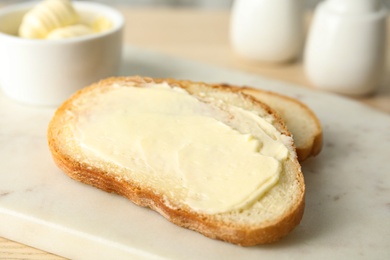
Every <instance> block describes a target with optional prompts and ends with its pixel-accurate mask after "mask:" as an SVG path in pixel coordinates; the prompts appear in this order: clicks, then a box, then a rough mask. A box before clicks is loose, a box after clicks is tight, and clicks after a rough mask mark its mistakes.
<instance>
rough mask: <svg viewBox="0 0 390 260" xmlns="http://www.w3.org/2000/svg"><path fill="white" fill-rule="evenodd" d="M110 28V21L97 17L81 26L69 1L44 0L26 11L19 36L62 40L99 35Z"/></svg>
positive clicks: (78, 17) (77, 15)
mask: <svg viewBox="0 0 390 260" xmlns="http://www.w3.org/2000/svg"><path fill="white" fill-rule="evenodd" d="M111 27H112V24H111V21H109V20H108V19H106V18H105V17H98V18H96V19H95V20H94V21H92V23H91V24H88V25H87V24H81V23H80V16H79V14H78V13H77V11H76V10H75V8H74V7H73V5H72V2H71V1H70V0H44V1H42V2H39V3H38V4H37V5H36V6H34V8H32V9H31V10H30V11H28V12H27V13H26V14H25V15H24V17H23V20H22V23H21V25H20V27H19V36H20V37H23V38H31V39H63V38H71V37H78V36H83V35H89V34H93V33H99V32H102V31H105V30H108V29H110V28H111Z"/></svg>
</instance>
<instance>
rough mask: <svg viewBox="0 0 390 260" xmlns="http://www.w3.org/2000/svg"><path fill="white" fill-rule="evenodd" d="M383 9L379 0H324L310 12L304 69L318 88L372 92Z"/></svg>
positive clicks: (381, 50)
mask: <svg viewBox="0 0 390 260" xmlns="http://www.w3.org/2000/svg"><path fill="white" fill-rule="evenodd" d="M386 16H387V10H386V8H385V7H384V5H383V4H382V2H381V0H326V1H324V2H322V3H320V4H319V5H318V6H317V7H316V10H315V12H314V17H313V21H312V26H311V28H310V30H309V34H308V38H307V42H306V47H305V53H304V70H305V73H306V75H307V77H308V79H309V80H310V81H311V82H312V83H313V84H314V85H315V86H316V87H318V88H320V89H324V90H329V91H333V92H337V93H341V94H347V95H365V94H369V93H371V92H373V91H374V90H375V89H376V88H377V86H378V84H379V83H380V81H381V79H382V74H383V72H384V66H385V57H386V55H385V52H386Z"/></svg>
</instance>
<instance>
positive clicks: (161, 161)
mask: <svg viewBox="0 0 390 260" xmlns="http://www.w3.org/2000/svg"><path fill="white" fill-rule="evenodd" d="M96 103H98V105H96V106H95V105H94V107H96V110H95V108H94V112H93V116H85V117H83V118H80V119H79V121H78V125H77V131H76V135H77V138H78V139H79V142H80V144H81V146H82V147H83V151H84V152H85V153H86V154H87V155H93V156H97V157H98V158H101V160H103V161H108V162H111V163H115V164H117V165H120V166H121V167H125V168H129V169H131V170H130V171H129V175H128V176H124V177H127V178H134V177H135V178H137V179H138V178H139V179H144V181H146V182H149V183H153V184H152V186H153V187H158V190H165V191H168V193H169V194H167V196H168V197H171V198H175V199H178V200H181V201H182V202H183V203H185V204H187V205H188V206H190V207H191V208H192V209H194V210H196V211H199V212H206V213H220V212H228V211H231V210H237V209H241V208H245V207H246V206H247V205H250V204H251V203H252V202H253V201H254V200H257V199H258V198H259V196H261V195H263V194H264V193H265V192H267V191H268V190H269V189H270V188H271V187H272V186H273V185H275V184H276V183H277V181H278V178H279V174H280V172H281V170H282V161H283V160H285V159H286V157H287V156H288V149H287V148H286V146H285V145H284V144H283V142H282V141H281V135H280V133H279V132H278V131H276V129H275V128H274V127H273V126H272V125H271V124H270V123H268V122H266V121H265V120H264V119H262V118H260V117H258V116H256V115H255V114H253V113H252V112H250V111H246V110H243V109H241V108H238V107H233V106H230V109H232V110H234V112H235V113H236V114H237V116H239V117H242V118H243V119H244V120H245V119H247V120H251V121H254V122H255V124H256V127H257V128H258V130H257V131H256V132H257V134H256V135H257V136H259V135H260V136H261V138H254V136H253V135H251V134H243V133H241V132H239V131H238V130H236V129H233V128H232V127H230V126H229V125H228V124H226V123H223V122H221V121H220V120H218V119H216V118H218V117H220V116H221V115H222V116H223V114H224V113H227V112H225V111H221V110H220V109H218V108H217V107H215V106H212V105H210V104H206V103H203V102H201V101H199V100H198V99H197V98H196V97H194V96H191V95H189V94H188V93H187V92H186V91H184V90H182V89H180V88H171V87H170V86H169V85H167V84H159V85H156V84H155V85H153V84H148V85H145V86H143V87H118V88H115V89H114V90H110V91H108V92H107V93H105V94H104V95H100V97H99V98H98V100H96ZM216 115H218V116H216ZM226 116H228V115H226Z"/></svg>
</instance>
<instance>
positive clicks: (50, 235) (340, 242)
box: [0, 47, 390, 260]
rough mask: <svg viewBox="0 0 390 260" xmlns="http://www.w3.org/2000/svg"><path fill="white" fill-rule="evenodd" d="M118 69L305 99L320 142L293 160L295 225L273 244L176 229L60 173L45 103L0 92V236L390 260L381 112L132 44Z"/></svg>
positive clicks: (385, 132) (388, 136)
mask: <svg viewBox="0 0 390 260" xmlns="http://www.w3.org/2000/svg"><path fill="white" fill-rule="evenodd" d="M121 74H123V75H134V74H139V75H144V76H154V77H175V78H181V79H191V80H201V81H207V82H226V83H232V84H239V85H244V84H246V85H251V86H254V87H260V88H265V89H271V90H274V91H277V92H280V93H284V94H286V95H290V96H292V97H295V98H298V99H300V100H302V101H303V102H305V103H306V104H308V105H309V106H310V107H311V108H312V109H313V110H314V111H315V113H316V114H317V115H318V117H319V118H320V120H321V123H322V125H323V128H324V138H325V139H324V140H325V142H324V147H323V151H322V153H321V154H320V155H319V156H318V157H316V158H314V159H311V160H309V161H307V162H305V163H303V165H302V167H303V172H304V175H305V181H306V189H307V194H306V210H305V214H304V218H303V220H302V223H301V225H300V226H299V227H298V228H296V229H295V230H294V231H293V232H292V233H291V234H290V235H289V236H288V237H287V238H285V239H284V240H282V241H280V242H278V243H275V244H272V245H266V246H256V247H249V248H243V247H239V246H234V245H231V244H228V243H224V242H220V241H215V240H211V239H209V238H206V237H203V236H202V235H200V234H198V233H195V232H193V231H189V230H186V229H183V228H179V227H177V226H175V225H173V224H171V223H170V222H168V221H166V220H165V219H164V218H163V217H161V216H160V215H158V214H157V213H155V212H153V211H151V210H148V209H144V208H140V207H137V206H135V205H133V204H132V203H130V202H129V201H127V200H126V199H124V198H122V197H120V196H117V195H114V194H108V193H105V192H103V191H100V190H98V189H95V188H92V187H89V186H87V185H84V184H81V183H78V182H75V181H73V180H71V179H70V178H68V177H67V176H66V175H65V174H63V173H62V172H61V171H60V170H59V169H57V167H56V166H55V165H54V163H53V162H52V159H51V156H50V153H49V151H48V148H47V144H46V128H47V124H48V122H49V120H50V118H51V116H52V115H53V112H54V109H52V108H37V107H31V106H25V105H22V104H19V103H16V102H14V101H12V100H9V99H8V98H6V97H4V95H3V94H1V93H0V236H3V237H6V238H9V239H12V240H15V241H18V242H21V243H25V244H27V245H31V246H34V247H37V248H40V249H43V250H46V251H49V252H53V253H55V254H58V255H61V256H64V257H68V258H72V259H138V258H139V259H142V258H145V259H275V258H276V259H313V258H315V259H317V260H319V259H390V116H389V115H388V114H384V113H381V112H378V111H376V110H373V109H371V108H369V107H366V106H364V105H362V104H360V103H356V102H353V101H350V100H348V99H346V98H342V97H339V96H336V95H331V94H327V93H324V92H320V91H315V90H309V89H305V88H302V87H296V86H291V85H288V84H287V83H282V82H276V81H272V80H267V79H264V78H261V77H259V76H254V75H250V74H246V73H242V72H237V71H232V70H228V69H223V68H217V67H212V66H208V65H204V64H200V63H195V62H190V61H185V60H180V59H176V58H172V57H167V56H164V55H161V54H157V53H153V52H149V51H145V50H141V49H137V48H130V47H129V48H126V51H125V55H124V64H123V68H122V73H121ZM0 255H1V252H0ZM0 258H1V257H0Z"/></svg>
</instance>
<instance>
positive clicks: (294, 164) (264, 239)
mask: <svg viewBox="0 0 390 260" xmlns="http://www.w3.org/2000/svg"><path fill="white" fill-rule="evenodd" d="M152 81H155V82H161V81H166V82H168V83H169V84H174V85H176V86H179V87H182V88H185V89H189V88H190V86H189V85H191V84H203V85H205V86H208V85H207V84H205V83H193V82H189V81H186V82H183V81H176V80H174V79H156V80H153V79H151V78H140V77H127V78H109V79H106V80H103V81H100V82H98V83H96V84H93V85H91V86H90V87H87V88H85V89H83V90H81V91H79V92H77V93H76V94H75V95H73V96H72V97H71V98H70V99H69V100H67V101H66V102H65V103H64V104H63V105H62V106H60V107H59V108H58V110H57V111H56V113H55V115H54V117H53V119H52V121H51V122H50V124H49V127H48V144H49V148H50V151H51V153H52V156H53V159H54V161H55V163H56V164H57V165H58V167H59V168H60V169H62V170H63V171H64V172H65V173H66V174H67V175H69V176H70V177H71V178H73V179H75V180H77V181H80V182H83V183H86V184H89V185H92V186H95V187H97V188H99V189H102V190H104V191H107V192H113V193H117V194H120V195H122V196H124V197H126V198H128V199H129V200H131V201H132V202H134V203H135V204H137V205H139V206H142V207H149V208H151V209H153V210H155V211H157V212H159V213H160V214H161V215H163V216H164V217H165V218H167V219H168V220H169V221H171V222H172V223H174V224H176V225H179V226H182V227H185V228H188V229H192V230H195V231H197V232H200V233H201V234H203V235H205V236H207V237H210V238H214V239H219V240H223V241H227V242H230V243H234V244H238V245H242V246H252V245H257V244H264V243H271V242H274V241H277V240H279V239H281V238H282V237H284V236H285V235H287V234H288V233H289V232H290V231H291V230H292V229H294V227H295V226H296V225H298V224H299V222H300V220H301V218H302V215H303V211H304V194H305V185H304V180H303V175H302V173H301V171H300V165H299V163H298V161H297V160H296V159H294V158H292V159H289V160H288V161H287V162H286V165H285V168H286V169H289V174H294V181H295V182H297V183H298V187H299V190H298V191H296V192H297V194H296V198H297V199H296V201H295V202H294V203H293V204H292V205H291V207H290V208H289V209H288V210H287V211H286V212H285V213H284V214H282V215H281V216H275V218H274V219H273V220H272V221H268V222H266V223H257V224H255V225H248V224H246V223H240V222H239V221H237V222H232V221H230V220H224V218H223V216H221V214H223V213H221V214H217V215H208V214H199V213H197V212H195V211H192V210H191V209H188V208H185V207H183V208H173V207H171V206H169V205H170V204H167V201H166V200H165V199H164V198H162V197H161V196H159V195H158V194H156V193H155V192H154V191H152V190H149V189H144V188H143V187H141V186H139V185H136V184H135V183H134V182H132V181H131V180H130V181H129V180H126V181H125V180H123V179H120V178H116V177H115V176H114V175H113V174H111V173H110V172H106V171H104V170H102V169H100V168H99V167H97V166H95V165H89V164H88V163H86V162H84V161H82V160H80V159H78V157H77V156H75V155H74V154H68V153H66V152H65V150H66V148H64V147H62V146H63V142H62V141H63V140H62V141H61V140H59V139H60V138H64V136H62V135H61V131H62V130H61V129H62V128H63V127H64V124H66V123H69V122H67V121H66V118H67V115H68V114H69V111H72V110H74V111H73V113H77V108H75V107H73V106H74V102H75V101H76V100H78V99H81V98H82V97H83V95H84V94H85V93H88V92H90V91H92V90H94V89H96V88H100V89H101V91H102V92H104V91H108V90H109V89H110V86H111V85H112V84H113V83H117V82H122V83H125V82H138V83H143V82H152ZM210 88H215V89H217V90H216V91H221V92H226V93H228V92H230V93H233V92H235V91H236V90H234V88H230V87H224V86H213V87H210ZM248 100H250V102H252V100H251V99H250V98H249V99H248ZM255 104H258V105H259V104H260V103H258V102H255ZM260 106H262V107H264V108H265V109H267V111H268V107H267V106H265V105H262V104H261V105H260ZM269 113H271V114H272V113H273V112H272V110H269ZM275 118H276V120H277V127H278V128H280V129H281V131H283V132H285V133H287V134H288V130H287V129H286V128H285V126H284V123H283V122H282V121H281V119H280V118H278V117H277V116H276V117H275ZM286 172H287V170H286ZM290 172H292V173H290ZM286 174H287V173H286ZM282 178H283V177H282ZM266 196H271V195H266Z"/></svg>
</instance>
